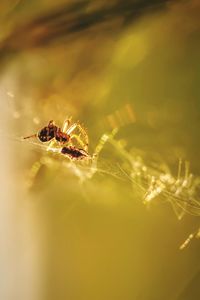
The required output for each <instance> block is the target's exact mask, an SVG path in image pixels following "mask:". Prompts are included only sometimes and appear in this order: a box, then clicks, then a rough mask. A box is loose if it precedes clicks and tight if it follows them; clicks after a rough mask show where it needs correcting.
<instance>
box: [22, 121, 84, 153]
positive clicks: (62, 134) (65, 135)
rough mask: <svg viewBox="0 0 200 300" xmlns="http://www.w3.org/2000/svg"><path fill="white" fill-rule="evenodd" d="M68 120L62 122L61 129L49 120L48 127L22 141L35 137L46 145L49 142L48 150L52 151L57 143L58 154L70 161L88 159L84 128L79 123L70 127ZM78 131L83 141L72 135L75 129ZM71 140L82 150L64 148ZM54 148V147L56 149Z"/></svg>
mask: <svg viewBox="0 0 200 300" xmlns="http://www.w3.org/2000/svg"><path fill="white" fill-rule="evenodd" d="M69 125H70V120H67V121H65V122H64V124H63V127H62V129H61V128H60V127H58V126H56V125H55V123H54V121H53V120H51V121H50V122H49V124H48V126H45V127H44V128H42V129H41V130H39V131H38V133H36V134H34V135H31V136H27V137H24V139H28V138H33V137H37V138H38V139H39V140H40V142H42V143H47V142H49V146H48V149H49V150H51V149H53V145H54V144H55V143H57V146H58V145H59V146H61V150H60V153H62V154H64V155H66V156H68V157H69V158H71V159H83V158H86V157H89V154H88V152H87V149H88V136H87V133H86V131H85V130H84V128H83V127H82V126H81V125H80V124H79V123H74V124H72V125H71V126H69ZM76 128H77V129H78V130H79V132H80V133H81V134H82V137H83V138H84V139H83V140H82V139H81V138H80V136H79V135H77V134H74V133H73V134H72V132H73V131H74V130H75V129H76ZM72 139H75V140H76V141H77V142H78V144H80V145H81V147H83V148H84V149H82V148H78V147H75V146H71V145H70V146H68V145H67V146H66V144H67V143H69V142H71V140H72ZM57 146H56V147H57Z"/></svg>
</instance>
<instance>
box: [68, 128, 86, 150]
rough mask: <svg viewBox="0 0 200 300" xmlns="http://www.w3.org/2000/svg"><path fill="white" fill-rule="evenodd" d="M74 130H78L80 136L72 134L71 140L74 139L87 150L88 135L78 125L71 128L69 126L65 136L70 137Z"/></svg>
mask: <svg viewBox="0 0 200 300" xmlns="http://www.w3.org/2000/svg"><path fill="white" fill-rule="evenodd" d="M75 129H78V131H79V133H80V134H79V135H78V134H73V135H72V136H71V138H75V139H76V140H77V141H78V142H79V143H80V144H82V145H84V148H86V149H87V147H88V143H89V140H88V135H87V132H86V130H85V129H84V128H83V127H82V126H81V125H80V124H79V123H74V124H73V125H72V126H70V127H69V129H68V130H67V134H68V135H70V134H71V133H72V132H73V131H74V130H75ZM80 135H81V137H80Z"/></svg>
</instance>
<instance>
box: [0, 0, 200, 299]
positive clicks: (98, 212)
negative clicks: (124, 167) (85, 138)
mask: <svg viewBox="0 0 200 300" xmlns="http://www.w3.org/2000/svg"><path fill="white" fill-rule="evenodd" d="M199 16H200V3H199V1H197V0H196V1H195V0H188V1H178V0H177V1H165V0H149V1H145V0H137V1H136V0H135V1H131V0H127V1H120V0H112V1H109V2H108V1H104V0H99V1H98V0H90V1H84V0H83V1H71V0H68V1H66V0H58V1H56V2H55V1H51V0H48V1H47V0H42V1H41V0H40V1H38V0H35V1H33V0H29V1H27V0H15V1H14V0H9V1H4V0H3V1H1V2H0V19H1V27H0V66H1V69H0V72H1V73H0V76H1V77H0V80H1V82H0V96H1V101H0V102H1V103H0V111H1V112H0V125H1V126H0V127H1V131H0V133H1V150H0V154H1V155H0V156H1V171H0V181H1V209H0V210H1V213H0V216H1V218H0V219H1V223H0V227H1V237H2V238H1V239H2V241H1V247H0V248H1V252H2V253H1V258H2V267H1V274H0V275H1V290H0V293H1V294H2V296H1V299H2V300H10V299H11V300H16V299H20V300H23V299H29V300H31V299H33V300H39V299H41V300H45V299H48V300H51V299H52V300H54V299H58V300H62V299H70V300H90V299H91V300H103V299H104V300H108V299H109V300H122V299H124V300H129V299H130V300H161V299H162V300H198V299H200V289H199V285H200V271H199V270H200V263H199V250H200V244H199V241H198V240H194V241H193V242H192V243H191V244H190V245H188V247H186V248H185V249H184V250H183V251H180V250H179V247H180V245H181V244H182V243H183V241H184V240H185V239H186V238H187V237H188V235H189V234H190V233H191V232H193V231H195V230H197V229H198V227H199V217H193V216H190V215H189V214H186V215H185V216H184V217H183V219H182V220H178V219H177V217H176V215H175V214H174V212H173V210H172V207H171V206H170V204H169V203H165V202H163V201H159V199H157V200H156V201H155V202H154V203H152V205H151V206H150V207H146V206H145V205H144V204H143V201H142V197H141V196H140V194H139V193H138V189H139V188H138V187H137V186H135V187H134V188H133V187H132V186H131V184H130V180H129V178H128V177H127V178H126V176H124V177H123V176H122V179H120V178H119V179H118V178H115V177H114V175H115V170H116V164H117V159H118V158H117V157H118V156H117V154H116V152H117V151H116V150H114V149H113V148H112V146H111V145H106V146H105V148H104V149H103V150H102V153H101V155H100V158H99V164H100V167H101V169H103V171H105V172H103V173H102V172H97V173H96V174H95V175H94V177H93V178H92V179H89V180H86V181H85V182H84V183H83V184H80V181H79V179H78V178H77V176H75V174H74V172H73V168H72V167H70V166H69V167H66V165H65V162H64V159H61V158H59V157H58V158H57V157H55V156H53V155H52V154H50V153H46V152H45V151H43V150H42V149H40V147H39V146H37V145H34V144H31V143H19V141H17V138H19V137H20V136H26V135H29V134H32V133H35V132H37V130H38V129H40V128H41V127H43V126H44V125H46V124H47V123H48V121H49V120H51V119H53V120H55V121H56V123H58V124H59V125H60V126H61V125H62V122H63V121H64V120H65V119H66V117H67V116H72V117H73V120H74V121H76V120H80V121H81V123H83V124H84V125H85V127H86V128H87V131H88V135H89V139H90V144H89V152H90V153H93V152H94V151H95V147H96V145H97V144H98V141H99V139H100V137H101V136H102V135H103V134H104V133H105V132H108V133H109V132H111V131H112V129H113V128H114V127H115V126H117V127H119V132H118V133H117V136H116V139H118V140H122V142H123V143H124V144H125V145H126V149H127V151H128V152H129V151H130V153H131V151H132V149H133V148H134V149H137V151H139V152H140V153H143V155H144V156H145V158H146V162H147V163H149V164H150V165H151V163H152V162H153V161H155V160H156V161H158V162H160V161H162V162H163V163H164V164H166V165H167V166H168V167H169V168H170V169H171V170H172V172H173V174H174V176H176V172H177V165H178V160H179V159H180V158H182V159H183V160H188V161H190V166H191V167H190V169H191V172H192V173H193V174H194V175H195V176H199V174H200V162H199V125H200V102H199V97H200V91H199V76H200V75H199V74H200V73H199V69H200V51H199V50H200V38H199V37H200V21H199ZM127 108H128V110H127ZM124 112H126V114H125V115H124V118H123V119H121V118H120V117H121V116H122V114H124ZM128 112H129V113H128ZM138 149H139V150H138ZM38 162H40V167H41V168H40V169H39V170H36V169H37V167H38ZM83 170H84V168H83ZM107 173H108V174H107ZM121 175H122V174H121Z"/></svg>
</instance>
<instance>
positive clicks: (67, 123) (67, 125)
mask: <svg viewBox="0 0 200 300" xmlns="http://www.w3.org/2000/svg"><path fill="white" fill-rule="evenodd" d="M71 120H72V117H70V118H69V119H67V120H65V121H64V123H63V126H62V132H67V130H69V128H68V127H69V125H70V123H71ZM67 128H68V129H67Z"/></svg>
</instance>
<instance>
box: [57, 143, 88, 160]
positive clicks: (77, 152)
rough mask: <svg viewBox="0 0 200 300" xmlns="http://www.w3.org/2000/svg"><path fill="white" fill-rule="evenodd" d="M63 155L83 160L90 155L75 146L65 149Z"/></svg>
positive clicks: (62, 150)
mask: <svg viewBox="0 0 200 300" xmlns="http://www.w3.org/2000/svg"><path fill="white" fill-rule="evenodd" d="M61 153H62V154H64V155H67V156H69V157H70V158H71V159H83V158H86V157H89V155H88V153H87V152H86V151H85V150H83V149H79V148H76V147H73V146H69V147H63V148H62V149H61Z"/></svg>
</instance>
